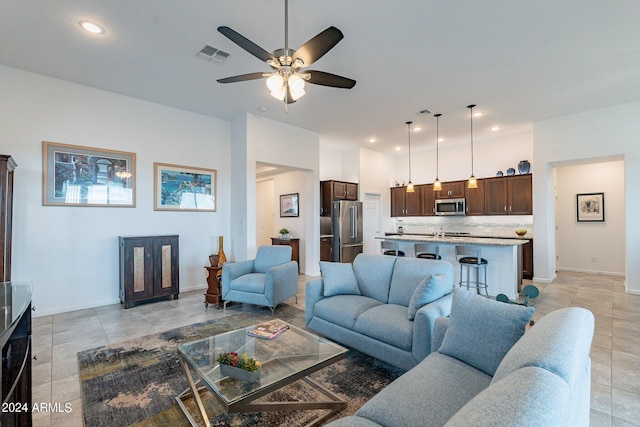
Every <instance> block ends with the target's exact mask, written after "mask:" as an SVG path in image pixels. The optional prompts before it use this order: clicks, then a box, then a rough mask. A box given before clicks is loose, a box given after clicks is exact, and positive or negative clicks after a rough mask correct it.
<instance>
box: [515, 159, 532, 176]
mask: <svg viewBox="0 0 640 427" xmlns="http://www.w3.org/2000/svg"><path fill="white" fill-rule="evenodd" d="M530 169H531V163H529V160H521V161H520V163H518V172H520V173H521V174H525V173H529V170H530Z"/></svg>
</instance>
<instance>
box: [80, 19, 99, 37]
mask: <svg viewBox="0 0 640 427" xmlns="http://www.w3.org/2000/svg"><path fill="white" fill-rule="evenodd" d="M79 24H80V26H81V27H82V28H84V29H85V30H86V31H89V32H90V33H93V34H103V33H104V28H102V27H101V26H100V25H98V24H96V23H95V22H91V21H80V22H79Z"/></svg>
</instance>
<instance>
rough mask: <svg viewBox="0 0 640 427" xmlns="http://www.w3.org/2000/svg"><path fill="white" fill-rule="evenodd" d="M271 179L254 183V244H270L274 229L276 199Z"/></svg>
mask: <svg viewBox="0 0 640 427" xmlns="http://www.w3.org/2000/svg"><path fill="white" fill-rule="evenodd" d="M275 197H276V196H275V190H274V182H273V179H265V180H263V181H258V182H257V183H256V244H257V245H258V246H264V245H270V244H271V238H272V237H275V234H274V230H275V225H273V224H274V220H275V214H276V201H275Z"/></svg>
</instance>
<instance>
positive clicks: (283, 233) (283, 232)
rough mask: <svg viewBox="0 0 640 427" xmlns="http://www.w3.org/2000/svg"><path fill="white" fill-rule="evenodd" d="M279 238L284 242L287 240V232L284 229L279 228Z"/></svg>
mask: <svg viewBox="0 0 640 427" xmlns="http://www.w3.org/2000/svg"><path fill="white" fill-rule="evenodd" d="M280 238H281V239H282V240H286V239H288V238H289V230H287V229H286V228H281V229H280Z"/></svg>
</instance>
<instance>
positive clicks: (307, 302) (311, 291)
mask: <svg viewBox="0 0 640 427" xmlns="http://www.w3.org/2000/svg"><path fill="white" fill-rule="evenodd" d="M323 298H324V282H323V280H322V278H320V279H313V280H308V281H307V286H306V288H305V295H304V307H305V310H304V311H305V324H306V325H307V326H309V322H311V319H313V307H314V306H315V305H316V303H317V302H318V301H320V300H321V299H323Z"/></svg>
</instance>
